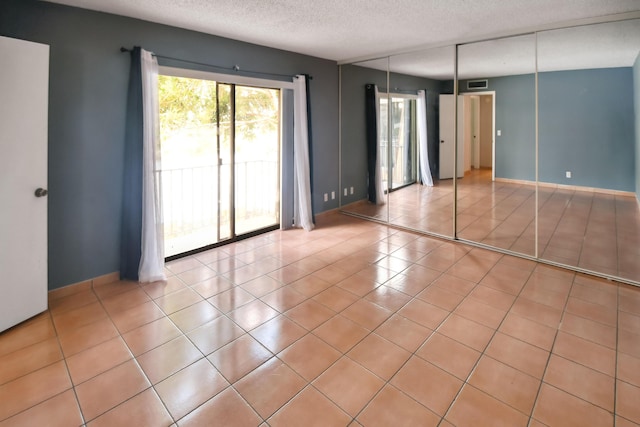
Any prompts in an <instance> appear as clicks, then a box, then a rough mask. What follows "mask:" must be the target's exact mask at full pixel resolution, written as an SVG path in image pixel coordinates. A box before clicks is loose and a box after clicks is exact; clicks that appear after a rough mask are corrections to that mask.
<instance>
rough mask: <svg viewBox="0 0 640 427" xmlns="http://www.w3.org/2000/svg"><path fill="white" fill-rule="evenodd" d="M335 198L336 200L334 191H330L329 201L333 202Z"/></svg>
mask: <svg viewBox="0 0 640 427" xmlns="http://www.w3.org/2000/svg"><path fill="white" fill-rule="evenodd" d="M335 198H336V192H335V191H332V192H331V200H333V199H335Z"/></svg>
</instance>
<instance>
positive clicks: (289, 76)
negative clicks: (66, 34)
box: [120, 47, 313, 80]
mask: <svg viewBox="0 0 640 427" xmlns="http://www.w3.org/2000/svg"><path fill="white" fill-rule="evenodd" d="M120 52H133V50H132V49H127V48H126V47H120ZM152 55H153V56H155V57H156V58H160V59H168V60H170V61H178V62H184V63H187V64H193V65H200V66H203V67H209V68H215V69H218V70H223V71H234V72H236V73H237V72H240V71H242V72H243V73H245V74H253V75H256V76H274V77H288V78H294V77H296V76H292V75H290V74H278V73H265V72H261V71H249V70H240V66H239V65H234V66H233V67H222V66H220V65H212V64H206V63H204V62H196V61H189V60H187V59H180V58H173V57H171V56H163V55H158V54H156V53H152ZM307 78H308V79H309V80H313V77H312V76H309V75H307Z"/></svg>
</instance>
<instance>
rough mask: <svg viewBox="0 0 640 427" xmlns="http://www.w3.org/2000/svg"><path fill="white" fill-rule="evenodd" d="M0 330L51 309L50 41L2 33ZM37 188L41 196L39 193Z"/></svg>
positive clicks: (0, 55)
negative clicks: (49, 289) (48, 168)
mask: <svg viewBox="0 0 640 427" xmlns="http://www.w3.org/2000/svg"><path fill="white" fill-rule="evenodd" d="M0 57H1V58H2V66H0V100H1V102H0V150H1V151H0V153H1V154H0V200H2V209H0V242H2V243H1V244H0V274H1V277H2V281H0V331H4V330H5V329H8V328H10V327H11V326H14V325H16V324H17V323H20V322H22V321H23V320H26V319H28V318H30V317H32V316H34V315H36V314H38V313H40V312H42V311H44V310H46V309H47V197H46V193H44V191H43V190H46V188H47V120H48V113H47V111H48V97H49V46H47V45H43V44H39V43H32V42H27V41H23V40H16V39H11V38H7V37H0ZM38 189H41V190H40V191H39V196H36V192H37V190H38Z"/></svg>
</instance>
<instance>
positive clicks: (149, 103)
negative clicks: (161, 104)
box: [138, 49, 166, 282]
mask: <svg viewBox="0 0 640 427" xmlns="http://www.w3.org/2000/svg"><path fill="white" fill-rule="evenodd" d="M140 53H141V68H142V116H143V132H142V133H143V135H142V140H143V146H142V242H141V243H142V245H141V246H142V248H141V249H142V253H141V257H140V266H139V267H138V280H139V281H140V282H155V281H158V280H166V277H165V275H164V241H163V223H162V207H161V204H160V182H159V180H160V176H159V175H157V174H156V173H155V172H156V170H160V147H159V133H160V132H159V126H160V124H159V118H158V61H157V60H156V58H155V56H153V54H152V53H151V52H147V51H146V50H144V49H141V50H140Z"/></svg>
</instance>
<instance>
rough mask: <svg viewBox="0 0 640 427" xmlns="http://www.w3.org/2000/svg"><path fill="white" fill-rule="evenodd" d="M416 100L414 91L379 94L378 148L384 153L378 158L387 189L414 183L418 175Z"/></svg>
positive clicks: (383, 182)
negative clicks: (388, 94) (384, 96)
mask: <svg viewBox="0 0 640 427" xmlns="http://www.w3.org/2000/svg"><path fill="white" fill-rule="evenodd" d="M389 101H391V110H389V108H388V105H389ZM416 101H417V96H416V95H403V94H391V96H390V97H389V98H380V148H381V150H380V152H382V153H387V156H383V159H382V161H381V169H382V177H383V178H382V179H383V181H382V184H383V188H386V189H389V190H390V191H393V190H397V189H399V188H402V187H405V186H407V185H411V184H414V183H415V182H416V179H417V169H418V162H417V157H418V156H417V154H418V153H417V133H418V126H417V124H416V104H417V102H416ZM389 112H390V113H391V118H390V120H389V117H388V115H389ZM389 126H391V133H389ZM389 136H391V142H389Z"/></svg>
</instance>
